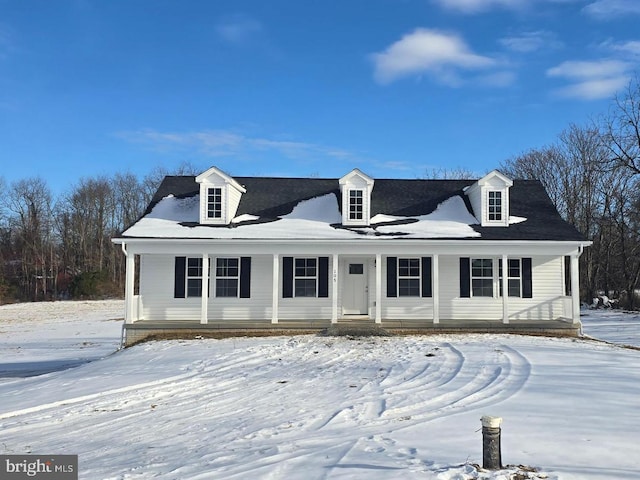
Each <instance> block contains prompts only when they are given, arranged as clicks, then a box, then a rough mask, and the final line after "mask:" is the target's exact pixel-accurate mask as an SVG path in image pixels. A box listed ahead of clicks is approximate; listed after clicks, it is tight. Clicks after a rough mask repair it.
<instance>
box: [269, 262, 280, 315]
mask: <svg viewBox="0 0 640 480" xmlns="http://www.w3.org/2000/svg"><path fill="white" fill-rule="evenodd" d="M271 285H272V287H273V288H272V292H273V296H272V298H271V323H278V298H279V292H280V289H279V285H280V258H279V257H278V254H276V253H274V254H273V277H272V279H271Z"/></svg>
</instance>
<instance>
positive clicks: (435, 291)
mask: <svg viewBox="0 0 640 480" xmlns="http://www.w3.org/2000/svg"><path fill="white" fill-rule="evenodd" d="M439 263H440V262H439V257H438V255H437V254H434V255H433V259H432V261H431V269H432V270H433V277H432V278H433V282H432V285H431V294H432V295H433V323H440V266H439Z"/></svg>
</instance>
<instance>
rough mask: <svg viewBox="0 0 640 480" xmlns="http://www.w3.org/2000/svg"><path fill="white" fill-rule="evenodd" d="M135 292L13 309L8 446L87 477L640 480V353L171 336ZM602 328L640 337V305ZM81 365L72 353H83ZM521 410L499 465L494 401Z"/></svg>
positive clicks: (498, 342)
mask: <svg viewBox="0 0 640 480" xmlns="http://www.w3.org/2000/svg"><path fill="white" fill-rule="evenodd" d="M122 311H123V303H122V302H121V301H104V302H57V303H39V304H22V305H8V306H2V307H0V332H1V334H0V355H1V357H0V358H1V360H0V453H2V454H12V453H15V454H24V453H38V454H48V453H54V454H78V455H79V460H80V478H81V479H96V480H98V479H99V480H103V479H123V480H124V479H151V478H162V479H192V480H196V479H219V478H223V479H305V480H311V479H367V480H369V479H372V480H377V479H439V480H454V479H455V480H465V479H491V480H503V479H504V480H506V479H510V478H519V479H525V478H548V479H562V480H572V479H576V480H577V479H581V480H582V479H586V480H590V479H603V480H604V479H607V480H609V479H637V478H639V475H640V474H639V473H638V472H640V455H638V445H639V444H640V415H638V407H639V399H640V351H638V350H634V349H628V348H620V347H618V346H615V345H610V344H606V343H602V342H595V341H591V340H578V339H548V338H540V337H522V336H508V335H439V336H423V337H420V336H414V337H390V338H380V337H379V338H361V339H352V338H347V337H340V338H330V337H318V336H299V337H276V338H252V339H249V338H236V339H227V340H195V339H194V340H184V341H161V342H153V343H146V344H141V345H138V346H135V347H132V348H130V349H127V350H124V351H120V352H118V353H115V354H112V353H113V352H114V351H115V350H116V348H117V345H118V343H119V339H120V327H121V321H120V319H121V317H122ZM583 321H584V330H585V333H586V334H588V335H590V336H592V337H597V338H602V339H604V340H607V341H611V342H619V343H624V344H633V345H637V346H640V328H639V327H640V315H638V314H635V315H633V314H624V313H621V312H616V311H590V312H587V315H586V316H585V317H583ZM70 366H71V367H73V368H68V367H70ZM485 414H489V415H496V416H501V417H503V419H504V421H503V430H502V453H503V463H505V464H511V465H526V466H533V467H537V468H538V469H539V471H538V472H536V473H534V472H531V473H529V472H525V471H520V473H521V474H522V475H523V476H520V477H516V476H515V474H516V472H518V468H516V467H512V468H509V469H505V470H503V471H498V472H486V471H482V470H481V469H479V468H477V467H476V466H474V464H481V463H482V436H481V432H480V431H479V430H480V417H481V416H482V415H485Z"/></svg>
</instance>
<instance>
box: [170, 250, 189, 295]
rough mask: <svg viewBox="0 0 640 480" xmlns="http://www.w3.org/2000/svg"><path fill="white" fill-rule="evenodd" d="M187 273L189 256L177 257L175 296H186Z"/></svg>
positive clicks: (174, 282)
mask: <svg viewBox="0 0 640 480" xmlns="http://www.w3.org/2000/svg"><path fill="white" fill-rule="evenodd" d="M186 275H187V257H176V263H175V270H174V281H173V298H185V291H184V290H185V283H186V282H185V280H186Z"/></svg>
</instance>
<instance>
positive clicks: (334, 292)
mask: <svg viewBox="0 0 640 480" xmlns="http://www.w3.org/2000/svg"><path fill="white" fill-rule="evenodd" d="M331 263H332V265H331V278H332V283H331V285H332V288H331V297H332V298H331V323H338V255H337V254H335V253H334V254H333V256H332V260H331Z"/></svg>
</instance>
